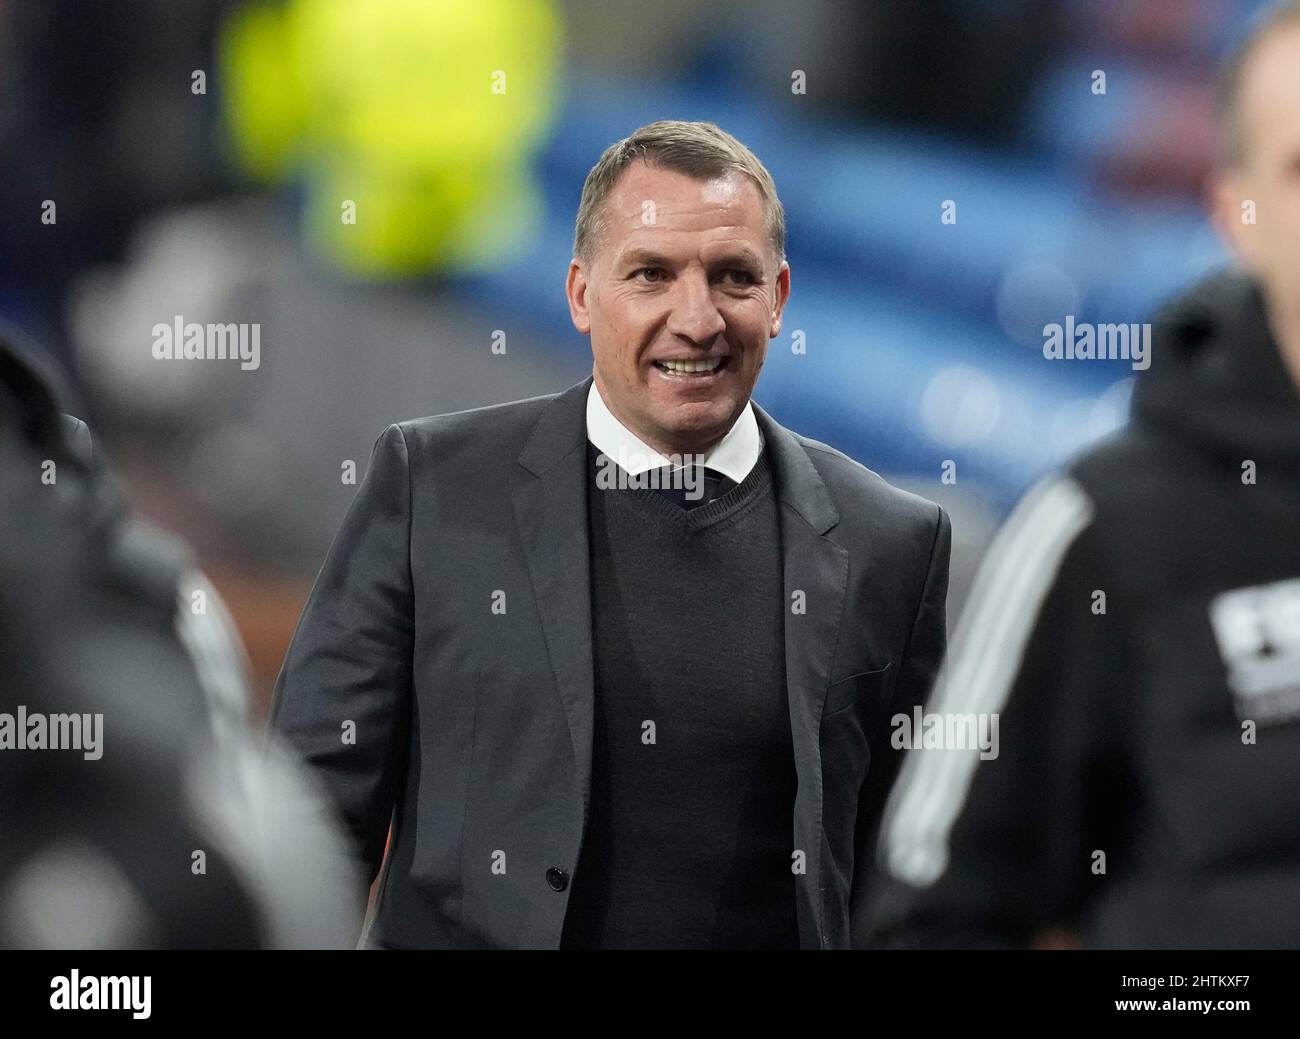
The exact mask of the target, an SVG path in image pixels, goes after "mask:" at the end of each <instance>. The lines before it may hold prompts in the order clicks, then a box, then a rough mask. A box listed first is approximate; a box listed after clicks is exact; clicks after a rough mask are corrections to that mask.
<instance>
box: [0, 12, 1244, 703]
mask: <svg viewBox="0 0 1300 1039" xmlns="http://www.w3.org/2000/svg"><path fill="white" fill-rule="evenodd" d="M1262 5H1263V4H1262V0H1144V2H1143V3H1140V4H1138V3H1129V2H1123V0H874V2H872V3H870V4H865V3H863V4H859V3H849V2H844V3H836V2H829V0H804V2H802V3H800V4H798V5H794V6H792V5H789V4H787V3H777V2H774V0H750V2H747V3H744V4H739V3H736V4H731V3H715V4H708V5H701V4H697V3H690V2H685V0H662V2H660V3H657V4H654V5H653V6H652V7H647V6H645V5H641V4H633V3H625V4H620V3H608V2H597V0H567V2H560V0H555V2H548V0H278V2H267V0H260V2H237V0H187V2H186V3H183V4H179V3H174V2H171V0H95V2H91V0H42V2H41V3H39V4H36V3H28V2H20V0H0V198H2V199H3V205H2V206H0V322H3V323H5V324H6V325H8V326H10V327H11V328H15V329H17V330H19V331H21V332H24V333H26V335H27V336H29V337H30V338H31V339H33V340H34V341H36V342H38V343H40V344H41V345H42V348H43V349H45V350H47V351H48V352H49V353H50V354H51V355H53V357H54V358H56V359H57V360H58V361H59V362H60V363H61V364H62V365H63V366H64V367H65V368H66V369H67V370H68V372H69V374H70V378H71V382H72V386H73V388H74V392H75V395H76V396H77V397H78V398H79V400H77V402H76V406H77V407H78V409H79V412H80V414H81V417H82V418H84V419H86V420H87V421H88V422H89V423H90V424H91V426H92V428H93V430H94V432H95V436H96V438H97V441H98V443H99V445H100V446H101V447H102V448H103V449H104V451H105V452H106V453H107V455H108V456H109V458H110V459H111V462H112V464H113V465H114V466H116V467H117V469H118V470H119V471H120V473H121V474H122V475H123V476H124V477H125V479H126V482H127V485H128V487H129V491H130V495H131V497H132V499H133V502H134V505H135V507H136V508H137V509H138V510H139V511H140V512H141V513H143V514H144V515H145V516H147V517H148V518H150V519H152V520H153V521H154V522H156V523H159V524H161V525H163V526H165V527H167V528H169V529H171V530H173V531H175V532H177V533H179V534H180V535H182V536H183V537H185V538H186V539H188V540H189V542H190V543H191V544H192V545H193V546H194V547H195V549H196V551H197V553H198V556H199V561H200V563H201V565H202V566H203V568H204V570H205V571H206V572H207V573H208V574H209V576H210V577H211V579H212V581H213V583H214V584H215V585H216V586H217V588H218V590H219V591H220V592H221V594H222V595H223V597H224V598H225V600H226V602H227V603H228V605H229V606H230V609H231V612H232V614H233V616H234V618H235V620H236V622H237V624H238V626H239V629H240V632H241V634H242V635H243V637H244V640H245V642H246V644H247V646H248V648H249V651H250V655H251V658H252V661H253V664H254V667H255V670H256V681H257V690H256V692H257V694H258V696H259V702H258V704H257V705H255V710H258V711H264V710H265V707H266V704H267V702H268V699H269V694H270V689H271V685H272V682H273V680H274V677H275V673H276V671H277V670H278V668H279V666H280V662H281V659H282V657H283V653H284V649H285V646H286V645H287V643H288V640H289V637H290V635H291V634H292V630H293V626H294V624H295V623H296V621H297V617H298V612H299V610H300V608H301V606H302V604H303V602H304V601H305V599H306V595H307V592H308V590H309V589H310V585H311V582H312V580H313V579H314V577H315V575H316V572H317V569H318V568H319V566H320V563H321V560H322V558H323V555H324V551H325V548H326V546H327V544H328V542H329V539H330V537H331V536H332V534H333V532H334V530H335V528H336V527H337V525H338V523H339V520H340V519H341V517H342V514H343V511H344V509H345V508H346V507H347V505H348V503H349V502H350V501H351V499H352V496H353V494H354V493H355V489H356V488H355V485H354V484H352V483H349V482H345V480H344V478H343V474H344V472H345V468H346V463H347V462H349V461H351V462H354V463H355V465H356V468H357V470H358V473H357V475H358V479H359V477H360V475H361V474H362V473H364V469H365V466H366V462H367V459H368V458H369V455H370V449H371V445H372V444H373V442H374V440H375V438H376V437H377V436H378V434H379V433H380V431H381V430H382V429H383V428H384V427H385V426H386V425H387V424H389V423H390V422H394V421H400V420H403V419H407V418H414V417H417V416H420V415H426V414H433V413H437V412H444V411H452V410H459V409H462V408H470V407H475V406H479V405H484V404H490V403H497V402H500V401H505V400H511V399H516V398H520V397H525V396H532V395H536V394H542V393H550V392H555V391H557V390H560V389H563V388H565V387H567V386H569V385H571V384H572V383H574V382H576V381H578V380H579V379H581V378H582V377H584V376H585V375H586V374H588V373H589V371H590V366H591V361H590V351H589V347H588V345H587V342H586V340H585V339H584V338H583V337H581V336H579V335H578V334H577V333H576V332H575V331H574V330H573V328H572V326H571V325H570V324H569V319H568V312H567V308H566V305H565V300H564V294H563V281H564V275H565V270H566V267H567V264H568V260H569V257H570V249H571V244H572V233H573V220H574V216H575V211H576V208H577V203H578V197H579V193H580V191H581V187H582V181H583V178H584V176H585V175H586V172H587V170H588V169H589V168H590V166H591V165H592V164H593V163H594V161H595V160H596V158H597V156H598V155H599V154H600V152H601V150H602V149H603V148H605V147H606V146H607V145H608V144H610V143H612V142H613V141H615V140H616V139H618V138H620V137H623V136H625V135H626V134H628V133H629V132H631V131H632V130H633V129H635V128H636V127H638V126H640V125H642V124H644V123H647V122H650V121H652V120H655V119H659V118H683V119H707V120H711V121H714V122H716V123H718V124H719V125H721V126H722V127H724V128H725V129H727V130H729V131H730V132H732V133H734V134H735V135H736V136H738V137H739V138H740V139H741V140H743V141H744V142H745V143H747V144H748V145H749V146H750V147H751V148H752V149H753V150H754V151H755V152H756V153H757V154H758V155H759V157H760V158H761V159H762V160H763V161H764V162H765V163H766V164H767V166H768V167H769V169H770V170H771V171H772V173H773V176H774V177H775V179H776V182H777V186H778V189H779V191H780V193H781V197H782V200H783V202H784V204H785V206H786V209H787V212H788V224H789V259H790V263H791V267H792V273H793V294H792V297H791V301H790V304H789V307H788V309H787V312H786V320H785V325H784V329H783V331H782V334H781V336H780V337H779V338H778V339H776V340H773V341H772V343H771V345H770V349H769V354H768V361H767V366H766V371H765V372H764V374H763V376H762V378H761V379H760V381H759V384H758V389H757V394H756V397H757V399H758V401H759V403H760V404H762V405H763V407H765V408H766V409H767V410H768V411H770V412H771V413H772V414H773V415H774V416H775V417H776V418H777V419H778V420H779V421H781V422H783V423H785V424H786V425H789V426H792V427H793V428H795V429H797V430H798V431H800V432H802V433H804V434H806V435H809V436H813V437H816V438H818V439H822V440H825V441H828V442H829V443H831V444H833V445H835V446H836V447H839V448H840V449H842V450H844V451H846V452H848V453H849V454H851V455H853V456H854V457H856V458H857V459H859V460H860V461H862V462H863V463H864V464H866V465H868V466H870V467H871V468H873V469H876V470H878V471H880V472H882V473H883V474H884V475H886V476H887V477H889V478H890V479H892V480H894V481H895V482H898V483H900V484H902V485H904V486H908V487H911V488H912V489H915V490H917V491H918V492H919V493H921V494H924V495H925V496H927V497H929V498H931V499H933V500H937V501H940V502H942V503H943V504H944V505H945V506H946V507H948V508H949V509H950V511H951V512H952V514H953V519H954V527H955V532H956V544H955V551H954V564H953V593H952V599H951V608H952V615H953V616H954V617H955V615H956V613H957V612H958V610H959V608H960V604H961V601H962V598H963V596H964V592H965V588H966V585H967V583H968V580H969V576H970V574H971V572H972V570H973V568H974V566H975V564H976V563H977V562H978V558H979V554H980V552H981V550H982V547H983V545H984V543H985V542H986V540H987V538H988V536H989V535H990V533H991V532H992V530H993V529H994V527H995V526H996V524H997V522H998V520H999V519H1000V518H1001V516H1002V515H1003V514H1004V513H1005V511H1006V510H1007V509H1008V508H1009V507H1010V505H1011V504H1012V502H1013V501H1014V500H1015V498H1016V496H1017V495H1018V494H1019V493H1020V492H1021V491H1023V490H1024V489H1025V488H1026V487H1027V485H1028V484H1029V483H1030V482H1031V481H1032V480H1033V478H1034V477H1035V476H1037V475H1038V474H1040V473H1042V472H1043V471H1044V470H1045V469H1046V468H1048V467H1049V466H1051V465H1052V464H1054V463H1057V462H1059V461H1061V460H1062V459H1063V458H1065V457H1067V456H1068V455H1070V454H1072V453H1074V452H1075V451H1077V450H1078V449H1079V448H1080V447H1082V446H1083V445H1085V444H1087V443H1089V442H1090V441H1092V440H1093V439H1095V438H1097V437H1099V436H1101V435H1103V434H1105V433H1107V432H1109V431H1110V430H1112V429H1114V428H1115V427H1116V426H1118V425H1119V424H1121V423H1122V422H1123V421H1124V419H1125V416H1126V413H1127V406H1128V404H1127V402H1128V395H1129V391H1130V388H1131V385H1132V379H1133V375H1134V373H1133V371H1132V368H1131V366H1130V364H1129V363H1128V362H1125V361H1116V362H1113V363H1111V362H1108V363H1100V362H1091V363H1088V364H1049V363H1047V362H1046V361H1045V360H1044V358H1043V356H1042V351H1041V347H1042V327H1043V325H1044V324H1046V323H1048V322H1053V321H1061V320H1063V318H1064V316H1065V315H1067V314H1072V315H1074V316H1075V318H1076V319H1077V320H1078V321H1081V322H1082V321H1093V322H1116V323H1128V322H1140V321H1146V320H1148V319H1149V318H1150V317H1151V315H1152V312H1153V310H1154V308H1155V306H1156V305H1157V304H1158V303H1159V302H1160V301H1161V300H1162V299H1163V298H1165V297H1166V296H1168V295H1170V294H1171V293H1173V292H1174V291H1175V290H1176V289H1178V288H1179V287H1181V286H1183V285H1184V284H1186V283H1188V282H1190V281H1191V280H1192V279H1193V278H1194V277H1196V276H1197V275H1199V274H1201V273H1203V272H1204V271H1206V270H1208V269H1209V268H1211V267H1214V266H1217V265H1219V264H1221V263H1222V262H1223V260H1224V254H1223V251H1222V249H1221V247H1220V245H1219V244H1218V242H1217V241H1216V239H1215V238H1214V236H1213V234H1212V232H1211V231H1210V229H1209V226H1208V224H1207V222H1206V220H1205V218H1204V217H1203V215H1202V211H1201V206H1200V197H1199V196H1200V191H1201V183H1202V179H1203V177H1204V175H1205V173H1206V171H1207V169H1208V166H1209V163H1210V161H1211V158H1212V154H1213V132H1212V122H1211V113H1212V104H1211V96H1210V84H1211V83H1212V80H1213V69H1214V66H1215V64H1216V62H1217V60H1218V59H1219V58H1220V57H1221V56H1222V54H1223V52H1224V51H1225V50H1226V49H1227V48H1228V47H1229V46H1230V45H1231V44H1232V43H1233V42H1234V40H1235V39H1236V38H1237V37H1238V35H1239V34H1240V33H1241V31H1242V28H1243V26H1244V23H1245V22H1246V20H1247V19H1248V17H1249V16H1250V15H1251V14H1252V13H1254V12H1255V11H1256V10H1258V9H1259V8H1260V7H1261V6H1262ZM1098 71H1101V72H1103V73H1104V87H1105V89H1104V92H1101V91H1099V90H1098V83H1099V82H1100V81H1099V79H1098V77H1097V75H1096V73H1097V72H1098ZM947 201H951V202H954V203H955V204H956V217H957V219H956V222H955V223H944V222H942V221H941V213H942V207H943V206H944V204H945V202H947ZM51 202H52V203H53V204H54V205H53V207H51V206H50V205H49V203H51ZM349 204H351V205H353V206H354V207H355V210H354V211H355V222H350V221H349V220H348V214H349ZM177 315H181V316H183V318H184V320H185V321H187V322H190V321H194V322H200V323H205V322H221V323H227V322H237V323H256V324H258V325H260V344H261V357H260V366H259V367H258V368H257V369H255V370H241V368H240V366H239V364H238V363H237V362H231V361H217V360H205V361H197V362H191V363H188V364H177V363H175V362H168V361H164V360H157V359H155V358H154V357H153V355H152V352H151V345H152V342H153V335H152V333H151V329H152V328H153V326H154V325H155V324H156V323H159V322H161V323H165V324H170V323H172V322H173V320H174V318H175V317H176V316H177ZM494 342H495V343H496V344H497V350H496V351H495V352H494V350H493V345H494ZM796 342H799V343H802V345H803V351H804V352H796V350H795V349H793V348H792V347H793V345H794V344H795V343H796ZM502 343H504V345H505V350H504V352H500V347H501V344H502ZM948 460H951V461H953V462H955V463H956V474H957V479H956V482H955V483H943V482H941V479H940V477H941V473H942V470H943V465H944V463H945V461H948Z"/></svg>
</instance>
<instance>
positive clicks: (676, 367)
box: [656, 357, 722, 375]
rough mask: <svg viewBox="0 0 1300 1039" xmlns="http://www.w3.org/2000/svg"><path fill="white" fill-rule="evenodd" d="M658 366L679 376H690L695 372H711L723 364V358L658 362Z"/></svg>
mask: <svg viewBox="0 0 1300 1039" xmlns="http://www.w3.org/2000/svg"><path fill="white" fill-rule="evenodd" d="M656 363H657V364H660V365H662V366H663V367H665V368H667V369H668V370H669V371H670V372H676V373H677V374H679V375H690V374H693V373H695V372H711V371H713V370H714V369H715V368H717V367H718V366H719V365H720V364H722V358H721V357H710V358H709V359H708V360H705V361H658V362H656Z"/></svg>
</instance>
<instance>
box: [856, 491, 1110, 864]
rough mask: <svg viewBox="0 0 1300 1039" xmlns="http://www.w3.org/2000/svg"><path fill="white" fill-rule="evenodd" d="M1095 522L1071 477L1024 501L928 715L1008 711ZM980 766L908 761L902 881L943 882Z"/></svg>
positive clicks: (890, 813) (968, 755)
mask: <svg viewBox="0 0 1300 1039" xmlns="http://www.w3.org/2000/svg"><path fill="white" fill-rule="evenodd" d="M1092 516H1093V506H1092V502H1091V500H1090V499H1089V498H1088V495H1087V494H1086V493H1085V492H1084V490H1083V488H1081V487H1080V486H1079V485H1078V484H1077V483H1076V482H1075V481H1074V480H1072V479H1070V478H1069V477H1062V476H1051V477H1048V478H1047V479H1045V480H1042V481H1040V482H1039V483H1038V484H1037V485H1035V486H1034V487H1033V488H1032V489H1031V490H1030V492H1029V493H1028V494H1027V495H1026V496H1025V497H1024V499H1023V500H1022V501H1021V503H1020V504H1019V505H1018V506H1017V507H1016V508H1015V510H1014V511H1013V513H1012V515H1011V516H1010V517H1009V518H1008V519H1007V522H1006V523H1005V524H1004V525H1003V527H1002V529H1001V530H1000V531H999V533H998V535H997V536H996V537H995V538H994V541H993V544H992V545H991V547H990V549H989V552H988V555H987V557H986V558H985V560H984V562H983V564H982V565H981V566H980V569H979V572H978V574H977V576H976V578H975V582H974V585H973V587H972V589H971V595H970V599H969V601H968V603H967V605H966V608H965V609H964V610H963V612H962V618H961V621H960V623H959V625H958V628H957V631H956V633H955V635H954V637H953V642H952V646H951V647H950V648H949V653H948V660H947V662H946V663H945V664H944V666H943V668H942V669H941V671H940V675H939V678H938V681H937V683H936V685H935V688H934V691H933V695H932V696H931V698H930V703H929V705H928V706H927V712H934V713H941V714H967V713H976V714H979V713H989V714H991V713H996V712H998V711H1000V710H1001V709H1002V708H1003V707H1004V706H1005V704H1006V700H1007V697H1008V696H1009V695H1010V692H1011V687H1012V684H1013V682H1014V680H1015V675H1016V671H1017V670H1018V669H1019V667H1020V663H1021V660H1022V659H1023V656H1024V651H1025V645H1026V643H1027V642H1028V640H1029V636H1030V634H1031V633H1032V632H1033V629H1034V625H1035V623H1036V622H1037V619H1038V615H1039V612H1040V610H1041V608H1042V604H1043V601H1044V599H1045V598H1046V597H1047V593H1048V591H1049V590H1050V589H1051V587H1052V584H1053V582H1054V581H1055V579H1056V574H1057V572H1058V570H1059V569H1060V565H1061V562H1062V560H1063V559H1064V558H1065V555H1066V553H1067V552H1068V551H1069V548H1070V546H1071V545H1072V544H1073V543H1074V540H1075V539H1076V538H1077V537H1078V535H1079V533H1080V532H1081V531H1082V530H1084V529H1085V528H1086V527H1087V526H1088V524H1089V523H1090V522H1091V521H1092ZM979 761H980V758H979V751H978V748H975V749H971V750H953V749H949V750H944V751H940V752H937V753H929V754H916V755H911V756H909V757H908V759H907V761H906V762H905V763H904V766H903V768H902V770H901V772H900V774H899V778H898V781H897V783H896V785H895V788H894V790H893V792H892V794H891V795H890V798H889V805H888V806H887V809H886V813H885V819H884V823H883V826H882V834H883V836H882V840H881V842H880V848H879V853H880V858H881V862H882V864H883V865H885V866H886V867H887V868H888V869H889V870H890V872H892V873H893V874H894V875H895V876H897V877H899V878H900V879H903V880H906V881H908V882H909V883H911V884H914V885H917V886H926V885H929V884H931V883H933V882H934V881H935V880H937V879H938V878H939V876H941V875H942V873H943V871H944V870H945V869H946V868H947V859H948V848H947V845H948V835H949V833H950V832H951V829H952V826H953V823H954V822H955V821H956V819H957V817H958V815H959V814H960V812H961V808H962V805H963V804H964V803H965V800H966V795H967V793H968V791H969V788H970V783H971V781H972V779H973V778H974V773H975V766H976V765H977V764H978V763H979Z"/></svg>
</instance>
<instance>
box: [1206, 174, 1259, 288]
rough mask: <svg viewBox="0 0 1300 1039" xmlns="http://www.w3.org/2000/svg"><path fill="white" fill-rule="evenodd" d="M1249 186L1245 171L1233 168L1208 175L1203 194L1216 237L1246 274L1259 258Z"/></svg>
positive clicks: (1255, 217) (1254, 267)
mask: <svg viewBox="0 0 1300 1039" xmlns="http://www.w3.org/2000/svg"><path fill="white" fill-rule="evenodd" d="M1249 184H1250V177H1249V176H1248V175H1247V173H1246V171H1245V170H1243V169H1241V168H1240V167H1235V166H1234V167H1231V168H1229V169H1222V170H1216V171H1214V172H1213V173H1211V174H1210V176H1209V178H1208V179H1207V181H1206V190H1205V193H1206V197H1207V202H1208V208H1209V210H1210V218H1211V221H1212V222H1213V224H1214V228H1215V230H1216V231H1218V233H1219V237H1220V238H1222V239H1223V241H1224V244H1225V245H1227V246H1228V247H1229V248H1230V249H1231V250H1232V251H1233V252H1234V253H1236V255H1237V257H1238V259H1239V260H1240V261H1241V263H1242V265H1243V266H1244V267H1245V268H1246V269H1247V270H1248V271H1255V270H1257V269H1258V268H1257V258H1258V254H1259V239H1258V236H1257V235H1256V234H1255V231H1256V223H1255V221H1256V220H1257V219H1258V214H1257V213H1256V212H1255V200H1254V199H1253V198H1252V197H1251V192H1250V188H1249ZM1247 203H1249V205H1247Z"/></svg>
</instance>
